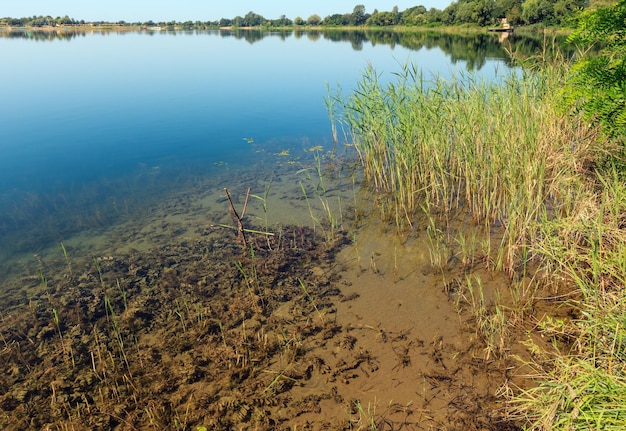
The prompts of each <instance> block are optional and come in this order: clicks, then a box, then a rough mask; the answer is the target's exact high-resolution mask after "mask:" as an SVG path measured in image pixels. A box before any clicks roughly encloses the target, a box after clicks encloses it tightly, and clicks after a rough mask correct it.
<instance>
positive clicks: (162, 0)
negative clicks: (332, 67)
mask: <svg viewBox="0 0 626 431" xmlns="http://www.w3.org/2000/svg"><path fill="white" fill-rule="evenodd" d="M450 3H452V0H394V1H391V2H390V1H385V0H364V1H360V2H359V1H358V0H317V1H312V0H309V1H301V2H297V1H292V0H291V1H290V0H264V1H254V0H222V1H219V2H216V1H215V0H0V17H12V18H23V17H30V16H33V15H37V16H38V15H44V16H47V15H50V16H52V17H57V16H65V15H68V16H69V17H70V18H74V19H77V20H81V19H84V20H85V21H109V22H117V21H127V22H145V21H148V20H153V21H156V22H159V21H170V20H176V21H179V22H180V21H187V20H191V21H198V20H199V21H214V20H218V19H220V18H234V17H235V16H238V15H239V16H245V15H246V14H247V13H248V12H250V11H253V12H255V13H257V14H259V15H262V16H263V17H265V18H267V19H276V18H279V17H280V16H281V15H285V16H286V17H287V18H290V19H294V18H295V17H297V16H299V17H301V18H303V19H307V18H308V17H309V16H311V15H313V14H317V15H319V16H320V17H322V18H324V17H325V16H327V15H332V14H335V13H341V14H343V13H351V12H352V10H353V9H354V6H356V5H358V4H362V5H364V6H365V11H366V12H367V13H372V12H373V11H374V9H378V10H379V11H391V10H392V9H393V7H394V6H398V9H399V10H400V11H403V10H405V9H408V8H410V7H413V6H418V5H423V6H425V7H426V8H427V9H430V8H431V7H434V8H437V9H441V10H443V9H445V8H446V7H447V6H448V5H450Z"/></svg>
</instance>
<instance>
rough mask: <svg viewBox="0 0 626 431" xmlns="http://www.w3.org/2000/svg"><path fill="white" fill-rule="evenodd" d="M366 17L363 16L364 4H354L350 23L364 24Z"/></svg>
mask: <svg viewBox="0 0 626 431" xmlns="http://www.w3.org/2000/svg"><path fill="white" fill-rule="evenodd" d="M366 19H367V18H366V16H365V6H364V5H362V4H359V5H356V6H355V7H354V10H353V11H352V15H351V17H350V24H352V25H363V24H365V20H366Z"/></svg>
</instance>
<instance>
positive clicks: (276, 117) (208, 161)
mask: <svg viewBox="0 0 626 431" xmlns="http://www.w3.org/2000/svg"><path fill="white" fill-rule="evenodd" d="M0 36H1V37H0V52H1V53H2V57H3V67H2V68H0V87H1V89H2V95H3V98H2V103H1V104H0V122H1V130H2V135H1V138H0V151H1V154H2V156H1V157H0V244H1V245H0V248H2V251H1V252H0V258H2V259H3V260H5V261H6V260H7V259H10V258H11V257H13V256H14V255H17V254H19V253H31V254H32V253H35V252H37V251H38V250H39V249H41V248H43V247H46V246H49V245H50V244H49V243H54V242H56V243H57V245H58V241H63V240H64V239H67V238H68V237H69V236H71V235H73V234H76V233H78V232H79V231H80V229H81V227H80V226H79V224H80V223H78V224H77V223H76V222H75V220H72V217H71V216H70V215H71V214H76V213H80V212H81V211H82V210H84V211H85V213H89V212H90V211H96V210H94V209H93V208H94V207H97V208H98V209H97V211H100V212H102V213H103V214H106V213H107V206H108V205H109V206H110V205H111V202H118V203H119V202H120V201H121V198H122V197H121V196H120V195H121V194H129V193H133V194H134V195H135V199H134V200H133V202H134V205H137V206H138V207H140V206H141V205H150V203H151V202H153V200H151V199H150V198H152V199H154V198H157V197H158V195H159V193H160V191H161V190H162V189H169V188H170V187H176V184H177V183H176V181H180V179H181V178H189V177H192V176H195V177H210V176H212V175H219V174H220V173H223V172H224V170H225V169H228V170H229V172H231V173H233V174H232V175H234V176H236V172H237V169H240V168H244V167H250V166H252V165H254V164H257V163H261V162H263V161H264V160H266V159H267V158H268V157H275V156H276V154H279V153H281V152H283V151H284V150H289V154H290V155H291V156H295V155H297V154H298V153H299V152H302V150H305V149H307V148H310V147H312V146H317V145H321V146H323V147H325V148H331V147H332V135H331V128H330V121H329V118H328V112H327V109H326V106H325V101H324V100H325V97H326V96H327V94H328V93H327V88H328V87H329V88H330V89H331V90H332V91H333V92H334V91H335V90H336V89H338V88H342V92H343V93H344V94H348V92H349V91H350V90H351V88H353V86H354V84H355V83H356V82H357V81H358V80H360V78H361V76H362V72H363V70H364V69H365V68H366V67H367V66H368V65H370V64H371V65H373V66H374V67H375V68H376V70H377V71H378V72H379V73H381V75H382V77H383V78H382V79H383V80H385V79H392V78H393V73H394V72H398V71H400V70H401V65H402V64H404V63H407V62H409V63H413V64H416V65H418V66H419V67H420V68H422V69H423V70H424V72H425V73H427V74H430V73H432V74H439V75H443V76H450V75H451V74H454V73H456V72H457V71H458V70H466V69H470V70H474V71H475V72H476V73H478V74H479V75H480V76H484V77H486V78H487V79H492V78H493V77H494V76H496V75H497V74H502V73H505V71H506V70H507V69H508V66H507V60H506V55H505V53H504V51H503V49H502V47H501V46H500V45H499V44H498V43H497V39H494V38H493V37H491V36H481V37H480V38H477V37H474V38H473V39H472V40H471V41H468V40H464V39H460V40H459V39H458V38H456V37H454V36H446V37H444V36H441V35H439V36H424V35H420V36H402V37H399V36H397V35H393V34H385V33H381V34H377V35H369V36H367V35H365V34H363V33H345V32H343V33H342V32H337V33H326V34H323V33H301V34H296V33H293V32H289V33H282V34H281V33H274V34H272V33H260V32H240V33H233V32H217V31H216V32H186V33H182V32H180V33H168V32H161V33H106V34H102V33H94V34H78V35H77V34H70V35H50V34H46V33H35V34H33V33H24V32H15V33H11V34H9V33H6V32H5V33H1V32H0ZM267 166H269V169H270V170H271V169H272V168H271V166H272V165H271V164H270V163H267ZM269 176H270V174H269V173H268V177H269ZM157 177H158V178H159V180H158V181H143V180H142V181H139V180H138V179H145V178H152V179H153V178H157ZM128 184H132V187H130V186H127V185H128ZM131 189H132V192H131V191H129V190H131ZM138 196H143V198H145V202H143V204H142V199H141V198H139V197H138ZM81 206H82V209H81ZM90 208H91V209H90ZM59 219H63V220H64V222H63V223H61V222H58V221H59ZM53 220H56V221H53ZM103 220H104V221H103V222H102V223H109V222H110V223H113V222H115V217H111V218H108V219H107V218H106V217H104V218H103ZM25 238H31V240H29V241H26V240H25ZM0 276H1V275H0Z"/></svg>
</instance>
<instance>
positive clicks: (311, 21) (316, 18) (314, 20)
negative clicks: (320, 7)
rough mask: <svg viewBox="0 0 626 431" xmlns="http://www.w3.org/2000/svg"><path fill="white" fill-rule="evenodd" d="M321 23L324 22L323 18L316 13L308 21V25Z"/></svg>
mask: <svg viewBox="0 0 626 431" xmlns="http://www.w3.org/2000/svg"><path fill="white" fill-rule="evenodd" d="M320 22H322V18H320V16H319V15H318V14H315V13H314V14H313V15H311V16H310V17H309V18H308V19H307V20H306V23H307V24H308V25H320Z"/></svg>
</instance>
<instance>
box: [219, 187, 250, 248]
mask: <svg viewBox="0 0 626 431" xmlns="http://www.w3.org/2000/svg"><path fill="white" fill-rule="evenodd" d="M224 191H225V192H226V197H227V198H228V202H229V203H230V209H231V210H233V214H235V217H236V218H237V238H238V239H240V240H241V244H242V245H243V250H244V252H245V251H246V250H247V249H248V241H247V240H246V230H245V229H244V228H243V218H244V216H245V215H246V208H247V207H248V199H249V198H250V187H248V192H247V193H246V200H245V202H244V204H243V210H242V211H241V216H240V215H239V214H238V213H237V210H236V209H235V205H234V204H233V200H232V199H231V198H230V193H228V189H226V188H224Z"/></svg>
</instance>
